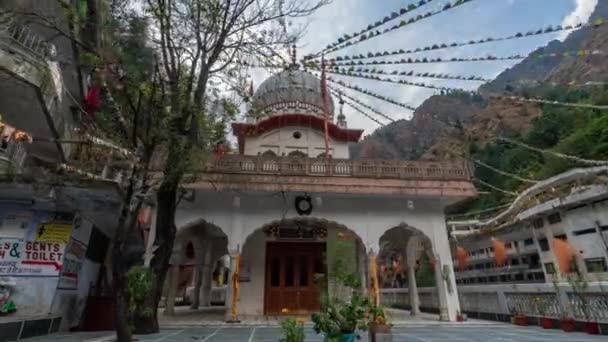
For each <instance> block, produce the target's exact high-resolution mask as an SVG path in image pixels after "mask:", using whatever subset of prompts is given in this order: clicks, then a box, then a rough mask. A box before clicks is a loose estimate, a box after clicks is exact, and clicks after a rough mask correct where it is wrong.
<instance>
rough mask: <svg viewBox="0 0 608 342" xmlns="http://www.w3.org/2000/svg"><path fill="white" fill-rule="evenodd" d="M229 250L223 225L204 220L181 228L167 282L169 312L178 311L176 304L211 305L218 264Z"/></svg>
mask: <svg viewBox="0 0 608 342" xmlns="http://www.w3.org/2000/svg"><path fill="white" fill-rule="evenodd" d="M227 253H228V238H227V236H226V234H225V233H224V232H223V231H222V229H221V228H219V227H217V226H215V225H213V224H210V223H208V222H206V221H204V220H199V221H196V222H193V223H191V224H188V225H186V226H183V227H180V228H179V229H178V232H177V235H176V239H175V244H174V247H173V255H172V257H171V261H170V264H171V266H170V270H169V276H168V277H167V280H166V283H165V291H164V292H165V298H166V304H165V305H166V309H165V312H166V313H167V314H174V307H175V306H176V305H181V306H185V305H189V306H190V308H192V309H198V308H199V306H209V305H210V301H211V295H212V291H213V286H214V285H213V279H212V278H213V269H214V263H215V261H216V260H217V259H218V258H220V257H221V256H222V255H226V254H227ZM224 291H225V289H224Z"/></svg>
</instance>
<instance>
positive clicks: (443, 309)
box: [435, 255, 450, 321]
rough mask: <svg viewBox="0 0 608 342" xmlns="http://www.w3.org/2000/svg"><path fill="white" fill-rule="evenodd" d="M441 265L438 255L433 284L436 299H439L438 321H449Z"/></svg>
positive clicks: (446, 295) (446, 292)
mask: <svg viewBox="0 0 608 342" xmlns="http://www.w3.org/2000/svg"><path fill="white" fill-rule="evenodd" d="M441 268H442V264H441V258H440V257H439V255H436V256H435V284H436V285H437V297H438V298H439V320H440V321H450V315H449V312H448V291H447V288H446V284H445V281H444V279H443V274H442V270H441Z"/></svg>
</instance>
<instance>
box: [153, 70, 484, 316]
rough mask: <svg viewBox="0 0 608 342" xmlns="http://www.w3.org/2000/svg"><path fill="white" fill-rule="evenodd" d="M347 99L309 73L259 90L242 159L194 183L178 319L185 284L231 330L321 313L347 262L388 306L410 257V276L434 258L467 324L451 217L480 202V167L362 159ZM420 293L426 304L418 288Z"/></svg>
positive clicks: (170, 306) (175, 278)
mask: <svg viewBox="0 0 608 342" xmlns="http://www.w3.org/2000/svg"><path fill="white" fill-rule="evenodd" d="M336 100H339V99H334V98H332V97H331V95H330V94H329V92H328V90H327V86H326V85H325V84H324V82H323V81H320V80H319V79H318V78H317V77H316V76H314V75H313V74H312V73H310V72H307V71H305V70H301V69H299V68H298V67H297V66H291V67H289V68H287V69H285V70H283V71H281V72H279V73H277V74H274V75H273V76H271V77H269V78H268V79H266V80H265V81H264V82H263V83H262V84H261V85H260V86H259V87H258V89H257V90H256V91H255V94H254V95H253V97H252V102H251V105H250V108H249V112H248V119H247V120H246V122H239V123H233V124H232V128H233V133H234V135H235V136H236V138H237V140H238V153H236V154H226V155H222V156H218V157H217V158H215V159H214V160H212V161H210V162H209V165H208V167H207V172H205V173H204V174H202V175H200V177H198V178H197V181H196V182H195V183H191V184H187V185H186V187H187V192H188V195H187V196H185V199H184V200H182V201H181V202H180V204H179V206H178V209H177V216H176V226H177V229H178V233H177V239H176V243H175V247H174V253H173V256H172V260H171V269H170V273H169V276H168V280H167V284H166V304H165V305H166V307H165V313H166V314H172V313H173V312H174V305H175V298H176V297H181V296H183V292H185V290H183V289H182V288H181V287H183V285H184V279H187V281H186V282H190V283H191V284H192V286H193V289H190V292H191V300H190V301H191V302H192V307H193V308H198V307H199V306H207V305H209V304H210V303H212V302H217V301H218V299H220V300H219V301H220V302H224V303H225V305H226V313H225V318H226V320H227V321H236V320H241V321H242V320H247V319H250V318H255V317H264V316H274V315H281V314H307V313H310V312H314V311H317V310H319V309H320V299H319V296H320V293H321V292H322V291H323V290H325V288H326V287H330V289H329V290H330V293H331V284H332V279H333V276H334V275H335V271H336V268H335V267H336V265H335V264H336V260H338V259H340V258H344V257H346V258H347V260H348V265H347V268H350V269H349V271H351V272H353V273H356V274H357V275H359V276H360V277H361V282H362V284H363V285H362V286H363V287H364V289H365V290H366V291H369V293H370V295H371V296H372V297H373V298H375V299H377V300H379V296H380V295H379V293H380V291H379V286H378V274H377V272H376V271H375V270H376V269H378V267H376V266H377V265H379V264H380V263H382V262H384V261H383V260H380V259H381V258H382V256H383V255H386V254H387V253H385V252H383V249H386V248H399V249H400V250H403V251H404V254H403V255H404V257H405V258H406V259H407V260H403V261H404V262H403V266H404V267H407V269H408V272H409V274H415V272H416V268H417V261H418V260H419V259H420V258H421V256H422V255H423V254H424V255H425V256H426V257H427V258H428V259H430V260H433V264H434V276H435V279H436V282H437V297H438V298H439V307H440V310H439V313H440V318H441V319H443V320H455V319H456V316H457V313H458V312H459V310H460V307H459V301H458V293H457V291H456V278H455V276H454V271H453V263H452V256H451V251H450V245H449V242H448V231H447V228H446V222H445V217H444V208H445V207H446V206H448V205H450V204H453V203H455V202H459V201H462V200H464V199H467V198H470V197H473V196H475V195H476V190H475V187H474V186H473V184H472V183H471V174H470V170H469V168H468V165H467V164H466V163H465V162H444V163H438V162H423V161H398V160H383V161H379V160H353V159H350V154H349V144H350V143H356V142H357V141H359V139H360V138H361V135H362V133H363V130H360V129H353V128H349V127H348V126H347V121H346V117H345V115H344V113H343V110H342V103H340V102H342V101H338V102H339V103H338V105H340V106H339V108H336V107H337V106H336ZM336 112H337V115H336ZM152 229H154V225H153V226H152ZM148 247H149V248H152V246H148ZM228 256H229V258H228ZM223 258H224V259H227V260H229V262H228V263H227V264H226V265H225V266H226V267H227V268H228V274H229V275H228V277H227V284H223V285H222V284H221V283H223V281H220V282H218V278H220V280H221V278H223V277H222V276H221V272H218V267H216V265H220V266H221V265H222V263H221V260H222V259H223ZM218 261H220V262H218ZM406 265H407V266H406ZM218 274H220V275H218ZM412 278H414V277H412ZM409 287H410V289H411V291H410V294H411V301H412V303H418V302H419V299H418V295H417V292H416V283H415V281H409ZM417 312H418V307H417V306H416V305H413V306H412V313H414V314H415V313H417Z"/></svg>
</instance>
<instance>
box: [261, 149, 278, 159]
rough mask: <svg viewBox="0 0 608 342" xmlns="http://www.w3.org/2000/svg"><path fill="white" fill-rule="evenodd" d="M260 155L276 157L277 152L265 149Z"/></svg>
mask: <svg viewBox="0 0 608 342" xmlns="http://www.w3.org/2000/svg"><path fill="white" fill-rule="evenodd" d="M262 157H277V154H276V153H275V152H274V151H272V150H266V151H265V152H264V153H262Z"/></svg>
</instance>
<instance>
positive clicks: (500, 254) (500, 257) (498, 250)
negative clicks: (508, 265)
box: [492, 238, 506, 267]
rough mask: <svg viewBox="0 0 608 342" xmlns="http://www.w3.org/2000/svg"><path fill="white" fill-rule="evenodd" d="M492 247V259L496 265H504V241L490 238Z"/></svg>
mask: <svg viewBox="0 0 608 342" xmlns="http://www.w3.org/2000/svg"><path fill="white" fill-rule="evenodd" d="M492 247H493V248H494V260H496V266H499V267H500V266H504V265H505V260H506V252H505V243H504V242H502V241H500V240H498V239H495V238H492Z"/></svg>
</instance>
